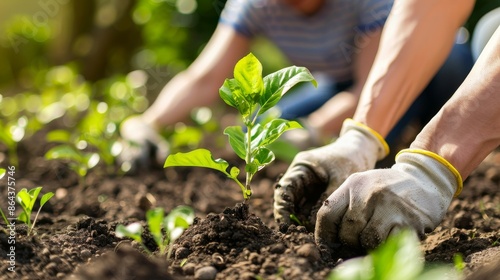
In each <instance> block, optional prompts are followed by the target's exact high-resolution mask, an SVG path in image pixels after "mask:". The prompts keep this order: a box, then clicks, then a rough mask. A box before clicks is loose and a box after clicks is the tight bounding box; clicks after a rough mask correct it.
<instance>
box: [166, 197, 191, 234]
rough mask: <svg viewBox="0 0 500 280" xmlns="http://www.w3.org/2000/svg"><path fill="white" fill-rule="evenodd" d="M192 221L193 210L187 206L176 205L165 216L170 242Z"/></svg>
mask: <svg viewBox="0 0 500 280" xmlns="http://www.w3.org/2000/svg"><path fill="white" fill-rule="evenodd" d="M193 221H194V210H193V208H191V207H189V206H183V205H181V206H177V207H176V208H174V209H172V211H170V213H169V214H168V215H167V216H166V217H165V220H164V224H165V225H166V230H167V233H168V234H169V240H170V242H172V241H174V240H175V239H177V238H178V237H179V236H180V235H181V234H182V232H183V231H184V230H185V229H187V228H188V227H189V226H190V225H191V224H192V223H193Z"/></svg>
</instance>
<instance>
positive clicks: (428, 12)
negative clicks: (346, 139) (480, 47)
mask: <svg viewBox="0 0 500 280" xmlns="http://www.w3.org/2000/svg"><path fill="white" fill-rule="evenodd" d="M473 4H474V1H472V0H460V1H453V0H440V1H436V0H399V1H395V3H394V7H393V10H392V12H391V15H390V16H389V18H388V20H387V23H386V25H385V27H384V31H383V34H382V40H381V43H380V47H379V51H378V53H377V57H376V59H375V62H374V66H373V68H372V69H371V71H370V74H369V76H368V80H367V82H366V84H365V87H364V89H363V92H362V95H361V99H360V103H359V105H358V108H357V109H356V113H355V115H354V119H355V120H357V121H360V122H362V123H365V124H367V125H368V126H369V127H371V128H373V129H375V130H376V131H378V132H379V133H380V134H381V135H383V136H386V135H387V134H388V133H389V132H390V130H391V129H392V128H393V126H394V125H395V124H396V122H397V121H398V120H399V118H401V116H402V115H403V114H404V112H406V110H407V109H408V108H409V106H410V105H411V103H412V102H413V101H414V100H415V98H416V97H417V96H418V94H420V92H421V91H422V90H423V88H424V87H425V86H426V85H427V84H428V82H429V81H430V79H431V78H432V76H433V75H434V74H435V73H436V72H437V70H438V69H439V67H440V66H441V64H442V63H443V62H444V60H445V59H446V56H447V55H448V53H449V51H450V49H451V47H452V45H453V40H454V37H455V33H456V30H457V29H458V27H459V26H460V25H461V24H462V23H463V22H464V21H465V19H466V18H467V16H468V15H469V13H470V11H471V9H472V7H473Z"/></svg>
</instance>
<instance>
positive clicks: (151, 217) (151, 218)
mask: <svg viewBox="0 0 500 280" xmlns="http://www.w3.org/2000/svg"><path fill="white" fill-rule="evenodd" d="M163 216H164V212H163V208H160V207H158V208H155V209H151V210H149V211H148V212H146V219H147V221H148V226H149V231H150V232H151V234H152V235H153V238H154V240H155V242H156V244H157V245H158V246H159V247H160V250H162V246H163V234H162V232H161V228H162V222H163Z"/></svg>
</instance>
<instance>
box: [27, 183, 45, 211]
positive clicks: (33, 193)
mask: <svg viewBox="0 0 500 280" xmlns="http://www.w3.org/2000/svg"><path fill="white" fill-rule="evenodd" d="M41 190H42V187H36V188H33V189H31V190H29V192H28V194H29V196H30V205H29V209H30V210H33V207H35V202H36V199H37V198H38V195H39V194H40V191H41Z"/></svg>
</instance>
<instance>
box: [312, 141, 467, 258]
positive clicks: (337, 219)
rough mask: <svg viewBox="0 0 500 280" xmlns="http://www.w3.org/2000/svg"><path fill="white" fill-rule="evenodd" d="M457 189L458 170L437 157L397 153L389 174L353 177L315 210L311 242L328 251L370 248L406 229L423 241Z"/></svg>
mask: <svg viewBox="0 0 500 280" xmlns="http://www.w3.org/2000/svg"><path fill="white" fill-rule="evenodd" d="M461 190H462V178H461V176H460V174H459V173H458V171H457V170H456V169H455V168H454V167H453V166H452V165H451V164H450V163H449V162H447V161H446V160H445V159H443V158H442V157H440V156H438V155H437V154H434V153H431V152H428V151H424V150H403V151H401V152H400V153H399V154H398V156H396V163H395V164H394V165H393V166H392V168H390V169H379V170H370V171H366V172H361V173H357V174H353V175H352V176H350V177H349V178H348V179H347V180H346V181H345V183H344V184H342V185H341V186H340V187H339V189H338V190H336V191H335V192H333V194H332V195H330V197H329V198H328V199H327V200H325V202H324V203H323V206H322V207H321V208H320V210H319V212H318V215H317V220H316V230H315V238H316V241H317V242H318V244H323V245H327V246H328V247H330V248H337V247H339V246H348V247H353V248H365V249H373V248H375V247H377V246H378V245H379V244H380V243H381V242H383V241H384V240H385V239H386V238H387V237H388V235H390V234H391V233H393V232H396V231H398V230H400V229H402V228H412V229H414V230H415V231H416V232H417V234H418V235H419V236H420V237H421V238H423V237H424V233H428V232H431V231H432V230H433V229H434V228H435V227H436V226H437V225H438V224H439V223H440V222H441V221H442V219H443V217H444V215H445V213H446V211H447V209H448V206H449V205H450V202H451V199H452V197H453V195H454V194H456V195H458V194H459V193H460V191H461Z"/></svg>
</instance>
